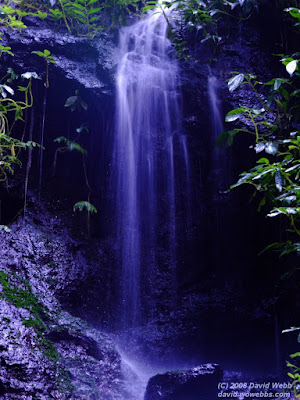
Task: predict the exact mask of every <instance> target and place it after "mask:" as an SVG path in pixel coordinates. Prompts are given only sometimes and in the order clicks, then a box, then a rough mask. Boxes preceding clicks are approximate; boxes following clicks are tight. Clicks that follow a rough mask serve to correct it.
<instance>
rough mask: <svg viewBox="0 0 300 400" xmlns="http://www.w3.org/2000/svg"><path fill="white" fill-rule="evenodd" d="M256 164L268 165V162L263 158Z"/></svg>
mask: <svg viewBox="0 0 300 400" xmlns="http://www.w3.org/2000/svg"><path fill="white" fill-rule="evenodd" d="M257 164H270V161H269V160H268V159H267V158H265V157H263V158H260V159H259V160H258V161H257Z"/></svg>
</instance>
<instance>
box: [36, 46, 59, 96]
mask: <svg viewBox="0 0 300 400" xmlns="http://www.w3.org/2000/svg"><path fill="white" fill-rule="evenodd" d="M32 53H33V54H36V55H37V56H39V57H42V58H43V59H44V60H45V62H46V82H45V86H46V88H48V87H49V63H50V64H54V63H55V59H54V57H53V56H51V52H50V51H49V50H47V49H45V50H44V51H32Z"/></svg>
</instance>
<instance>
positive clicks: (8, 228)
mask: <svg viewBox="0 0 300 400" xmlns="http://www.w3.org/2000/svg"><path fill="white" fill-rule="evenodd" d="M0 231H4V232H6V233H9V232H11V229H10V227H9V226H7V225H0Z"/></svg>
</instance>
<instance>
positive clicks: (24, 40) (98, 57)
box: [3, 18, 117, 94]
mask: <svg viewBox="0 0 300 400" xmlns="http://www.w3.org/2000/svg"><path fill="white" fill-rule="evenodd" d="M26 24H27V28H26V29H24V30H23V31H22V33H20V32H18V31H16V30H12V29H4V36H3V38H4V43H6V44H7V45H9V46H10V47H11V48H12V51H13V52H14V54H15V56H14V58H13V59H11V58H9V57H7V61H8V60H10V62H12V63H13V65H14V66H16V67H17V68H22V69H26V70H30V69H31V68H32V69H34V70H35V71H37V72H38V73H39V74H41V75H44V73H45V63H44V60H43V59H42V58H41V57H38V56H36V55H33V54H31V52H32V51H36V50H39V51H43V50H44V49H48V50H50V51H51V53H52V55H53V56H54V58H55V64H53V66H54V68H55V69H56V70H57V72H58V73H62V74H63V75H64V76H65V78H67V79H72V80H74V81H76V82H77V83H79V84H80V85H82V86H83V87H84V88H87V89H95V90H96V91H97V92H98V93H106V94H108V93H110V92H111V80H112V71H114V67H115V65H116V60H117V47H116V45H115V44H114V43H113V39H114V37H113V34H111V35H108V34H107V33H105V32H104V33H102V34H99V35H98V36H97V39H95V40H91V39H89V38H82V37H76V36H73V35H70V34H68V33H67V32H64V31H58V30H57V28H55V27H53V28H52V29H50V28H49V26H47V25H46V24H45V23H44V22H42V21H38V20H35V19H32V18H28V19H27V21H26ZM57 72H56V73H57Z"/></svg>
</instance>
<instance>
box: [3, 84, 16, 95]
mask: <svg viewBox="0 0 300 400" xmlns="http://www.w3.org/2000/svg"><path fill="white" fill-rule="evenodd" d="M2 86H3V88H4V89H5V90H6V91H7V92H8V93H9V94H11V95H12V96H13V95H14V94H15V92H14V90H13V89H12V88H11V87H10V86H7V85H2Z"/></svg>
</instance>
